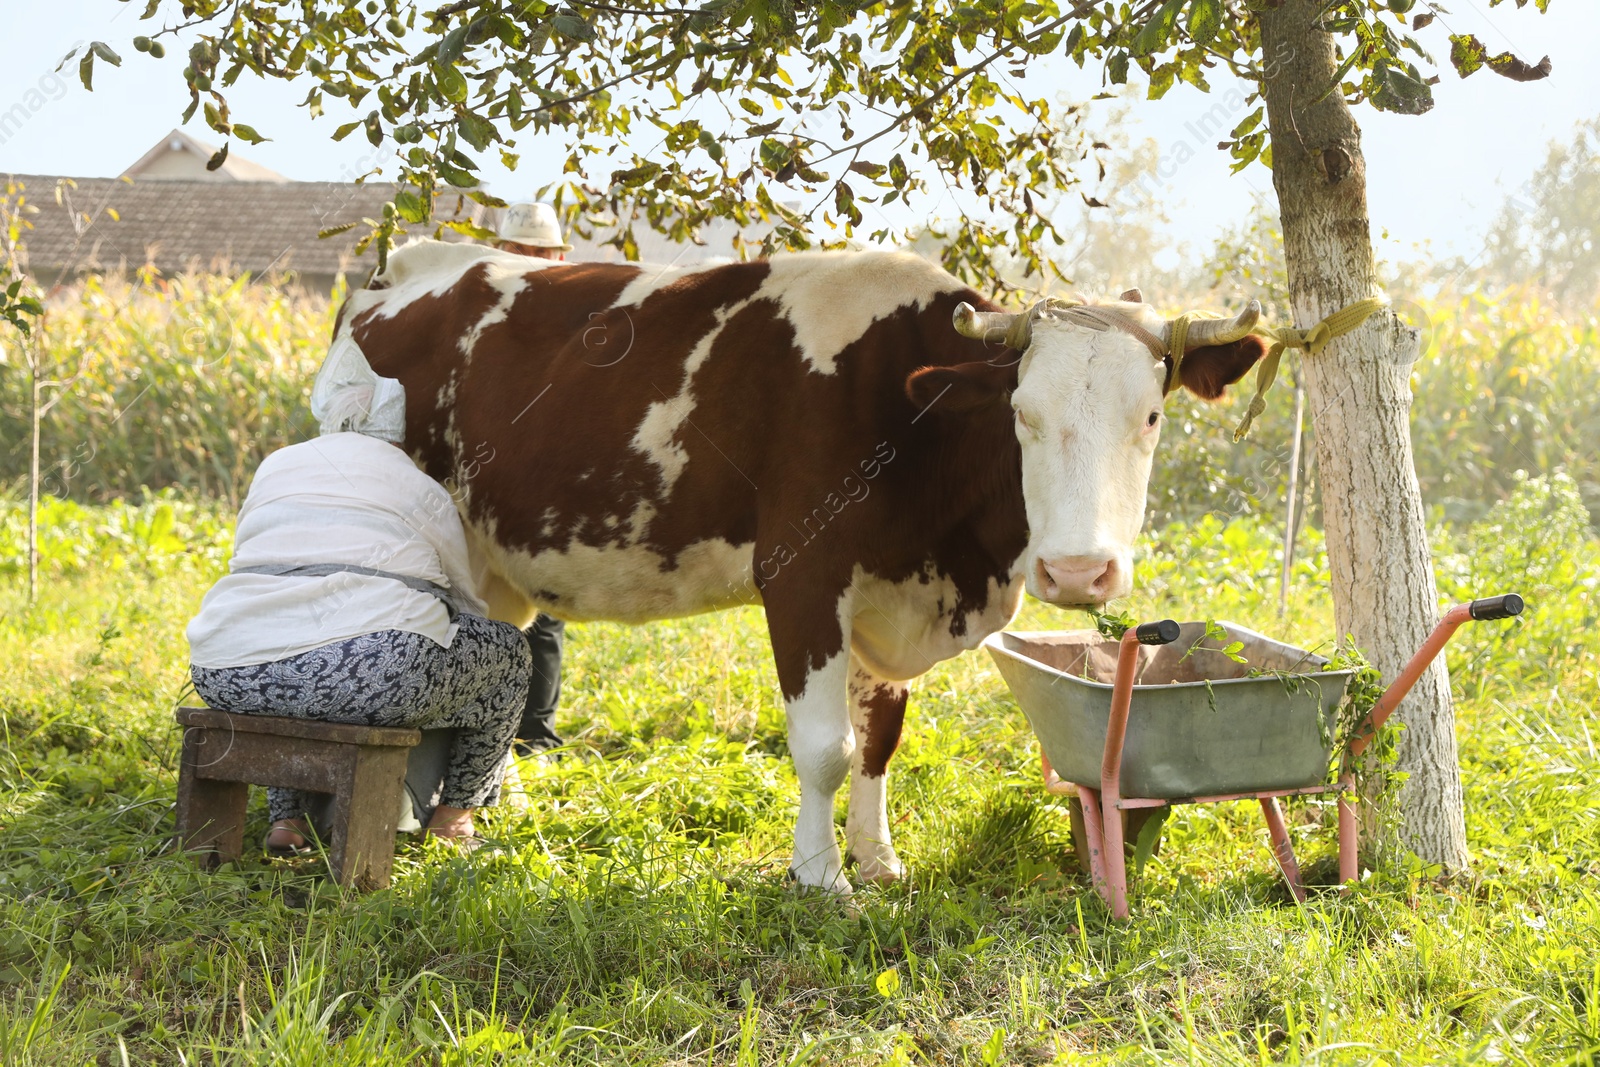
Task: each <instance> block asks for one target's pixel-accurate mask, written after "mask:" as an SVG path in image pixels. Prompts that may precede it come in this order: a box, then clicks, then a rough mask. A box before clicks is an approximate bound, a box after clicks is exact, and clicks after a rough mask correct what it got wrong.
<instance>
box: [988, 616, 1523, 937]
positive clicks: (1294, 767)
mask: <svg viewBox="0 0 1600 1067" xmlns="http://www.w3.org/2000/svg"><path fill="white" fill-rule="evenodd" d="M1522 608H1523V601H1522V598H1521V597H1520V596H1518V595H1517V594H1515V593H1508V594H1505V595H1504V596H1496V597H1489V598H1487V599H1483V600H1474V601H1472V602H1471V603H1467V604H1459V605H1457V606H1455V607H1453V608H1451V609H1450V610H1449V611H1447V612H1446V613H1445V615H1444V618H1443V619H1441V620H1440V622H1439V625H1438V626H1436V627H1435V628H1434V630H1433V632H1432V633H1431V634H1429V635H1428V639H1427V640H1426V641H1424V642H1423V645H1422V648H1421V649H1420V650H1418V652H1417V653H1416V655H1414V656H1412V657H1411V660H1410V662H1408V663H1407V664H1406V665H1405V668H1404V669H1403V670H1402V671H1401V672H1400V676H1399V677H1398V678H1396V679H1395V680H1394V682H1393V683H1391V684H1390V685H1389V687H1388V688H1387V689H1385V690H1384V691H1383V695H1382V696H1381V697H1380V698H1379V699H1378V702H1377V703H1376V704H1375V705H1374V706H1373V708H1372V710H1371V712H1369V713H1368V714H1367V716H1366V718H1365V719H1364V720H1363V721H1362V722H1361V723H1360V725H1359V726H1357V727H1356V729H1355V730H1353V731H1352V732H1351V733H1350V736H1349V737H1348V738H1346V739H1344V740H1343V743H1344V751H1343V753H1342V754H1340V755H1339V759H1338V762H1337V765H1335V761H1334V756H1335V751H1334V749H1335V747H1336V746H1337V745H1338V744H1339V743H1340V739H1339V738H1338V736H1337V734H1338V730H1337V716H1338V708H1339V705H1340V703H1341V702H1342V701H1343V699H1344V695H1345V690H1346V688H1347V687H1348V685H1349V682H1350V678H1351V677H1352V675H1353V674H1354V673H1355V672H1354V671H1352V670H1325V669H1324V668H1325V667H1326V666H1327V663H1328V661H1327V660H1325V659H1323V658H1322V657H1320V656H1317V655H1314V654H1312V653H1310V652H1307V651H1306V650H1304V649H1299V648H1295V647H1293V646H1291V645H1286V644H1282V643H1280V642H1277V641H1274V640H1272V639H1271V638H1269V637H1265V636H1263V635H1261V634H1258V633H1256V632H1255V631H1253V630H1249V629H1247V628H1245V627H1243V626H1237V625H1233V624H1230V623H1204V622H1188V623H1182V624H1180V623H1177V622H1174V621H1173V620H1171V619H1166V620H1163V621H1160V622H1147V623H1144V624H1142V625H1138V626H1130V627H1129V628H1128V629H1127V630H1126V631H1125V632H1124V633H1123V634H1122V637H1121V639H1120V640H1117V639H1114V638H1107V637H1102V636H1101V635H1100V634H1099V633H1098V632H1096V631H1094V630H1070V631H1056V632H1049V633H1008V632H1005V631H1002V632H999V633H996V634H993V635H991V636H990V637H989V638H988V639H987V640H986V641H985V642H984V646H985V647H986V648H987V649H988V651H989V654H990V655H991V656H992V657H994V661H995V664H996V666H998V667H999V669H1000V674H1001V676H1002V677H1004V678H1005V680H1006V684H1007V685H1008V686H1010V688H1011V692H1012V694H1013V695H1014V696H1015V697H1016V700H1017V704H1018V706H1019V707H1021V708H1022V711H1023V714H1024V715H1026V716H1027V717H1028V722H1029V724H1030V725H1032V727H1033V730H1034V733H1035V734H1037V735H1038V737H1039V750H1040V755H1039V759H1040V767H1041V770H1042V771H1043V774H1044V781H1045V788H1046V789H1048V790H1049V791H1050V792H1051V793H1054V794H1057V795H1069V796H1070V795H1074V794H1075V795H1076V796H1077V798H1078V800H1079V802H1080V803H1081V804H1082V810H1083V826H1082V835H1081V836H1082V839H1081V840H1080V839H1079V834H1078V828H1077V827H1076V826H1074V840H1075V844H1076V845H1077V848H1078V852H1079V855H1080V856H1083V855H1084V854H1085V853H1087V855H1088V860H1089V870H1090V874H1091V875H1092V877H1093V880H1094V885H1095V888H1096V889H1097V890H1098V891H1099V893H1100V895H1101V896H1102V897H1104V898H1105V900H1106V903H1107V904H1108V905H1110V907H1111V913H1112V914H1113V915H1114V916H1115V917H1116V918H1118V919H1126V918H1127V917H1128V886H1127V859H1126V856H1125V855H1124V825H1123V821H1124V818H1125V813H1126V815H1127V816H1136V815H1138V814H1149V813H1150V809H1158V808H1164V807H1167V806H1169V805H1174V804H1217V803H1221V802H1223V801H1227V800H1256V801H1259V803H1260V805H1261V812H1262V815H1263V816H1265V818H1266V822H1267V830H1268V832H1269V834H1270V835H1271V838H1272V845H1273V851H1274V853H1275V854H1276V856H1277V860H1278V866H1279V868H1280V869H1281V870H1282V872H1283V876H1284V879H1285V880H1286V881H1287V882H1288V884H1289V888H1290V890H1291V891H1292V892H1293V893H1294V896H1295V899H1296V900H1300V901H1303V900H1305V887H1304V885H1303V884H1302V882H1301V879H1300V868H1299V865H1298V864H1297V863H1296V862H1295V856H1294V849H1293V847H1292V846H1291V844H1290V841H1289V832H1288V829H1287V828H1286V827H1285V825H1284V821H1283V811H1282V809H1281V808H1280V807H1279V805H1278V798H1280V797H1286V796H1302V795H1312V794H1326V793H1333V792H1337V793H1338V794H1339V880H1340V882H1341V883H1345V884H1346V885H1348V883H1350V882H1353V881H1355V880H1356V878H1357V875H1358V872H1357V869H1356V860H1357V856H1356V853H1357V845H1358V831H1357V823H1356V809H1355V792H1354V789H1355V785H1354V779H1353V771H1354V767H1355V761H1356V759H1357V757H1359V756H1360V755H1361V753H1362V752H1363V751H1365V749H1366V748H1367V746H1368V745H1369V744H1370V743H1371V741H1372V738H1373V736H1374V735H1375V734H1376V733H1377V731H1378V730H1379V729H1380V728H1381V727H1382V726H1383V724H1384V722H1385V721H1387V720H1388V718H1389V716H1390V714H1391V713H1392V712H1393V711H1394V709H1395V707H1396V706H1397V705H1398V704H1399V703H1400V701H1401V700H1403V699H1404V698H1405V696H1406V694H1407V693H1408V692H1410V691H1411V687H1412V686H1413V685H1415V684H1416V682H1417V679H1418V678H1420V677H1421V676H1422V672H1423V671H1424V670H1426V669H1427V667H1428V665H1429V664H1430V663H1432V662H1433V660H1434V657H1436V656H1438V654H1439V653H1440V651H1441V650H1442V649H1443V648H1444V646H1445V644H1446V643H1447V642H1448V641H1449V640H1450V638H1451V637H1452V636H1453V635H1454V634H1455V631H1456V629H1457V628H1458V627H1460V626H1461V625H1462V624H1463V623H1465V622H1468V621H1472V620H1483V619H1507V618H1511V617H1512V616H1515V615H1519V614H1521V613H1522ZM1240 660H1243V662H1240ZM1135 705H1137V708H1138V714H1137V715H1132V714H1131V712H1132V710H1133V708H1134V706H1135ZM1097 757H1098V758H1097ZM1330 768H1334V770H1333V771H1332V773H1330ZM1330 778H1333V779H1334V780H1333V781H1332V782H1330V780H1329V779H1330Z"/></svg>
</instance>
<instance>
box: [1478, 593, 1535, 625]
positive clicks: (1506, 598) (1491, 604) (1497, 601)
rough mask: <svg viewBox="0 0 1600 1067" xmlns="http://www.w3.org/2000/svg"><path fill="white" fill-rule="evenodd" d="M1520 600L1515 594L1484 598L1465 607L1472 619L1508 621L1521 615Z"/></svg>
mask: <svg viewBox="0 0 1600 1067" xmlns="http://www.w3.org/2000/svg"><path fill="white" fill-rule="evenodd" d="M1522 607H1523V604H1522V598H1521V597H1520V596H1518V595H1517V594H1515V593H1504V594H1502V595H1500V596H1490V597H1484V598H1483V599H1482V600H1474V601H1473V602H1472V603H1470V604H1468V605H1467V614H1469V615H1471V616H1472V617H1473V618H1474V619H1479V620H1483V619H1509V618H1511V617H1512V616H1514V615H1521V614H1522Z"/></svg>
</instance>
